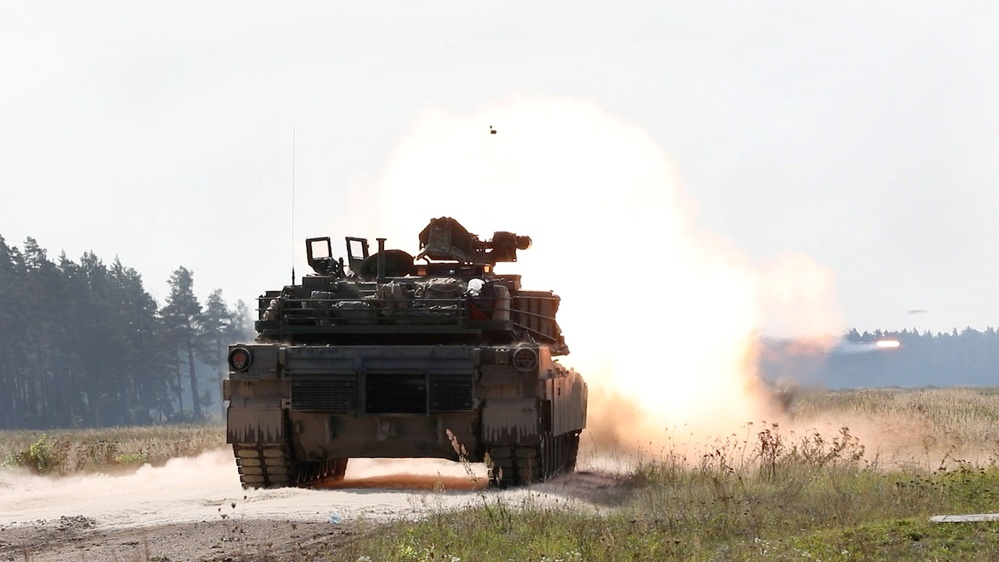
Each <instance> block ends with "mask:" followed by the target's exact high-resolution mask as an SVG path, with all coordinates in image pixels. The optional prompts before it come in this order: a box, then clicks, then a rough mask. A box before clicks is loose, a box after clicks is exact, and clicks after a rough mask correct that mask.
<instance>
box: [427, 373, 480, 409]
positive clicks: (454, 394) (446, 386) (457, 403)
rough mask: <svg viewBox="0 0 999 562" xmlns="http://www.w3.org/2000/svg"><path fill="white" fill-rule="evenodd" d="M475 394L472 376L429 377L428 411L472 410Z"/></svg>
mask: <svg viewBox="0 0 999 562" xmlns="http://www.w3.org/2000/svg"><path fill="white" fill-rule="evenodd" d="M474 405H475V394H474V392H473V390H472V377H470V376H468V375H440V376H436V377H431V378H430V412H431V413H437V412H461V411H468V410H472V409H473V407H474Z"/></svg>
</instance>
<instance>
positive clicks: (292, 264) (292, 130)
mask: <svg viewBox="0 0 999 562" xmlns="http://www.w3.org/2000/svg"><path fill="white" fill-rule="evenodd" d="M291 284H292V285H294V284H295V127H292V128H291Z"/></svg>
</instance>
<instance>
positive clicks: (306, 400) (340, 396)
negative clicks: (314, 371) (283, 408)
mask: <svg viewBox="0 0 999 562" xmlns="http://www.w3.org/2000/svg"><path fill="white" fill-rule="evenodd" d="M291 407H292V408H293V409H295V410H300V411H303V412H356V411H357V377H354V376H350V377H337V378H330V377H323V378H321V379H298V380H293V381H291Z"/></svg>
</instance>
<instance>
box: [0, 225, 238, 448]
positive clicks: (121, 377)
mask: <svg viewBox="0 0 999 562" xmlns="http://www.w3.org/2000/svg"><path fill="white" fill-rule="evenodd" d="M169 287H170V294H169V295H168V296H167V297H166V299H165V303H163V305H162V306H161V305H160V304H158V303H157V302H156V300H155V299H154V298H153V297H152V296H151V295H150V294H149V293H148V292H147V291H146V290H145V288H144V286H143V283H142V277H141V276H140V275H139V273H138V272H136V271H135V270H134V269H132V268H130V267H127V266H125V265H124V264H122V263H121V261H120V260H119V259H117V258H115V260H114V261H113V262H112V263H111V264H110V265H108V264H105V263H104V262H103V261H102V260H101V259H100V258H99V257H98V256H96V255H95V254H93V253H92V252H86V253H84V254H83V256H82V257H81V258H80V259H79V261H78V262H75V261H72V260H70V259H69V258H67V257H66V254H65V252H63V253H62V254H61V255H60V256H59V258H58V259H57V260H56V261H52V260H50V259H49V257H48V255H47V252H46V250H45V249H43V248H41V247H39V246H38V243H37V242H36V241H35V240H34V239H32V238H28V239H27V240H26V241H25V243H24V249H23V250H21V249H19V248H17V247H16V246H9V245H8V244H7V243H6V241H5V240H4V238H3V237H2V236H0V429H17V428H28V429H44V428H50V427H107V426H115V425H141V424H150V423H162V422H168V421H199V420H204V419H207V418H209V417H211V416H213V415H214V414H215V413H216V412H221V394H220V386H221V380H222V379H223V378H224V376H225V374H226V372H227V367H226V365H225V349H226V346H227V345H228V344H229V343H230V342H235V341H245V340H247V339H250V338H252V337H253V332H252V328H251V325H250V312H249V310H248V308H247V306H246V304H245V303H244V302H243V301H237V302H236V304H235V305H234V306H229V305H228V304H227V303H226V302H225V300H224V299H223V296H222V290H221V289H216V290H214V291H212V292H211V293H210V294H209V295H208V298H207V299H205V301H204V303H202V302H200V301H199V299H198V298H197V296H196V295H195V293H194V275H193V273H192V272H191V271H190V270H188V269H187V268H184V267H178V268H177V269H176V270H175V271H174V272H173V275H172V276H171V277H170V279H169ZM214 405H218V406H219V408H218V409H216V408H213V406H214Z"/></svg>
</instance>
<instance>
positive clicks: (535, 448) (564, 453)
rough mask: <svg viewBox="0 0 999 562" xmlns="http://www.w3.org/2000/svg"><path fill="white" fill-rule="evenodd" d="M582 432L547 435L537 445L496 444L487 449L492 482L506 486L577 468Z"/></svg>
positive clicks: (495, 484) (490, 482) (531, 481)
mask: <svg viewBox="0 0 999 562" xmlns="http://www.w3.org/2000/svg"><path fill="white" fill-rule="evenodd" d="M578 452H579V433H563V434H561V435H555V436H552V435H551V434H545V435H542V436H541V441H540V442H539V443H538V444H537V445H513V444H510V445H493V446H490V447H489V448H488V453H489V458H490V461H491V462H490V466H489V484H490V485H492V486H494V487H498V488H506V487H508V486H520V485H528V484H533V483H535V482H544V481H545V480H548V479H551V478H554V477H555V476H558V475H559V474H565V473H568V472H573V471H574V470H576V454H577V453H578Z"/></svg>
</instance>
